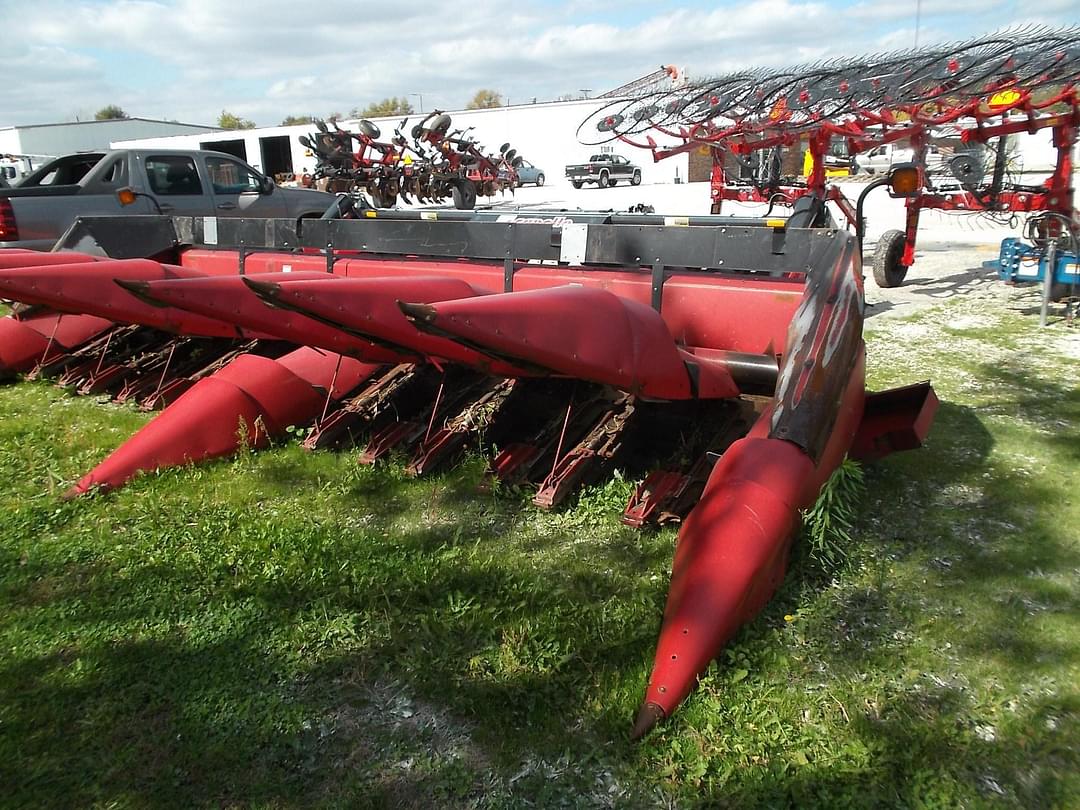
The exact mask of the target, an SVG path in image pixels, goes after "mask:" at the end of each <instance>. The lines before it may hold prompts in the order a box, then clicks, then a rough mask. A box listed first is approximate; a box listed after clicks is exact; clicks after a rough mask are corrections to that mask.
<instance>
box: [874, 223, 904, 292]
mask: <svg viewBox="0 0 1080 810" xmlns="http://www.w3.org/2000/svg"><path fill="white" fill-rule="evenodd" d="M904 240H905V236H904V232H903V231H896V230H892V231H885V233H883V234H882V235H881V238H880V239H878V243H877V247H876V248H875V249H874V259H873V268H874V281H876V282H877V285H878V286H879V287H899V286H900V285H901V284H903V283H904V276H906V275H907V271H908V269H907V268H906V267H905V266H904V265H902V264H901V263H900V261H901V259H903V258H904Z"/></svg>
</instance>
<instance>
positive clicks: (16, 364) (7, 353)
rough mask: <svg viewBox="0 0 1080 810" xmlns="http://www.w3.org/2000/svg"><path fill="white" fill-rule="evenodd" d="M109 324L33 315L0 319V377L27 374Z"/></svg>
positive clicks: (91, 319)
mask: <svg viewBox="0 0 1080 810" xmlns="http://www.w3.org/2000/svg"><path fill="white" fill-rule="evenodd" d="M110 326H112V323H111V322H110V321H106V320H104V319H103V318H95V317H93V316H92V315H60V314H58V313H56V312H38V313H36V314H33V315H28V316H21V317H18V318H16V317H14V316H12V315H8V316H7V317H4V318H0V377H3V376H6V375H9V374H18V373H20V372H24V371H29V370H30V369H32V368H33V367H34V366H35V365H37V364H38V363H40V362H42V361H45V360H53V359H56V357H58V356H59V355H61V354H64V353H65V352H66V351H67V350H69V349H74V348H75V347H76V346H78V345H79V344H80V343H85V342H86V341H88V340H90V338H92V337H95V336H97V335H100V334H101V333H102V332H104V331H105V330H106V329H108V328H109V327H110Z"/></svg>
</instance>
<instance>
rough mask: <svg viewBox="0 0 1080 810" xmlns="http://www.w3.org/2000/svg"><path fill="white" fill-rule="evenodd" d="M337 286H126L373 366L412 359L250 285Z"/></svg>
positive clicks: (236, 281)
mask: <svg viewBox="0 0 1080 810" xmlns="http://www.w3.org/2000/svg"><path fill="white" fill-rule="evenodd" d="M314 279H319V280H325V281H330V282H333V281H335V280H336V279H337V276H333V275H330V274H328V273H324V272H314V271H303V272H293V273H257V274H249V275H244V276H214V277H209V278H190V279H177V280H164V281H144V282H134V283H129V284H128V285H127V287H128V289H129V290H132V291H137V292H138V295H139V296H140V297H141V298H144V299H146V300H153V301H157V302H158V303H160V304H163V305H168V306H172V307H176V308H178V309H183V310H186V311H188V312H194V313H197V314H199V315H203V316H205V317H208V318H214V319H216V320H220V321H225V322H226V323H231V324H234V325H236V326H238V327H242V328H244V329H249V330H252V331H254V332H262V333H265V334H268V335H273V336H274V337H277V338H281V339H282V340H289V341H292V342H293V343H297V344H299V345H301V346H316V347H318V348H321V349H327V350H328V351H332V352H338V353H341V354H346V355H348V356H350V357H355V358H358V359H360V360H364V361H366V362H369V363H394V364H397V363H402V362H408V361H409V360H410V359H413V360H415V359H416V357H415V355H414V356H412V357H411V358H410V357H409V356H407V355H406V354H404V353H403V352H399V351H394V350H391V349H388V348H386V347H385V346H378V345H376V344H374V343H372V342H371V341H370V340H364V339H362V338H358V337H356V336H354V335H350V334H347V333H345V332H343V331H341V330H340V329H335V328H332V327H329V326H327V325H326V324H324V323H320V322H318V321H316V320H313V319H312V318H309V317H306V316H304V315H302V314H300V313H297V312H292V311H289V310H282V309H279V308H276V307H270V306H268V305H267V304H266V303H265V302H264V301H262V300H261V299H260V298H259V296H257V295H256V294H255V293H254V292H252V291H251V289H249V287H248V283H252V282H255V283H259V284H272V283H276V282H285V281H287V282H289V283H293V282H295V281H300V280H314Z"/></svg>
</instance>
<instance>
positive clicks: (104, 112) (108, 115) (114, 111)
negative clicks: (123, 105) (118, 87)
mask: <svg viewBox="0 0 1080 810" xmlns="http://www.w3.org/2000/svg"><path fill="white" fill-rule="evenodd" d="M120 118H131V116H130V115H128V114H127V113H126V112H124V111H123V110H122V109H120V107H119V106H117V105H116V104H110V105H108V106H107V107H102V108H101V109H100V110H98V111H97V112H96V113H94V120H95V121H115V120H117V119H120Z"/></svg>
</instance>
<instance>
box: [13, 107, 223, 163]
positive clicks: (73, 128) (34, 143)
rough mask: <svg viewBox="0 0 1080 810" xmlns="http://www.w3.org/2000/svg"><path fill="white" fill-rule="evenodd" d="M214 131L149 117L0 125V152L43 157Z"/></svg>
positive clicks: (214, 130)
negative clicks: (123, 143) (123, 142)
mask: <svg viewBox="0 0 1080 810" xmlns="http://www.w3.org/2000/svg"><path fill="white" fill-rule="evenodd" d="M217 131H219V130H218V128H217V127H209V126H202V125H199V124H181V123H179V122H177V121H158V120H155V119H151V118H116V119H111V120H108V121H73V122H69V123H63V124H33V125H30V126H12V127H0V155H32V156H36V157H38V158H39V159H44V158H46V157H59V156H60V155H68V154H71V153H72V152H87V151H92V150H95V149H108V148H109V145H110V144H111V143H113V142H114V141H118V140H123V139H130V138H154V137H160V136H164V135H180V134H194V133H209V132H217ZM35 167H36V163H35Z"/></svg>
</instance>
